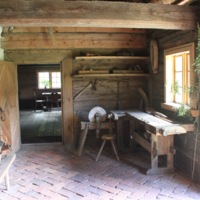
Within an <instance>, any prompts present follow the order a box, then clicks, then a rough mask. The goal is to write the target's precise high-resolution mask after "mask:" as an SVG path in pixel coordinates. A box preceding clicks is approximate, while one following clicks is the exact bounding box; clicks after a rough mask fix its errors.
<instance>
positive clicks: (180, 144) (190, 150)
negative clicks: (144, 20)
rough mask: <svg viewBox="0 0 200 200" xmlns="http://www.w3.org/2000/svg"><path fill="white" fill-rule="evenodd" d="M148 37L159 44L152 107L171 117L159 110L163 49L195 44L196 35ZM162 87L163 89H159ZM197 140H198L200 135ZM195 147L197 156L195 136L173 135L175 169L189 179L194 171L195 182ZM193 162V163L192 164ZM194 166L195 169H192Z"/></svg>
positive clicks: (198, 166) (198, 170)
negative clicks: (155, 39)
mask: <svg viewBox="0 0 200 200" xmlns="http://www.w3.org/2000/svg"><path fill="white" fill-rule="evenodd" d="M149 35H150V37H153V38H157V41H158V44H159V72H158V74H156V75H153V76H152V88H153V90H152V97H153V99H152V105H153V107H154V108H156V109H157V110H158V111H161V112H163V113H165V114H167V115H168V116H170V117H173V115H174V112H170V111H166V110H164V109H161V102H164V84H165V83H164V49H168V48H172V47H175V46H179V45H183V44H187V43H191V42H196V41H197V33H196V32H195V31H153V32H149ZM160 86H163V87H160ZM197 134H198V138H200V136H199V135H200V134H199V133H197ZM196 142H197V143H198V145H197V155H199V153H200V145H199V139H198V141H196V134H194V133H188V134H183V135H175V148H176V154H175V162H174V163H175V167H177V168H178V169H180V170H181V171H182V172H184V174H185V175H187V176H188V177H189V178H191V175H192V171H193V170H194V169H195V172H194V177H195V180H199V178H200V175H199V174H200V158H199V156H198V157H197V158H196V160H195V162H194V153H195V149H194V148H195V143H196ZM193 162H194V163H193ZM194 164H195V167H194Z"/></svg>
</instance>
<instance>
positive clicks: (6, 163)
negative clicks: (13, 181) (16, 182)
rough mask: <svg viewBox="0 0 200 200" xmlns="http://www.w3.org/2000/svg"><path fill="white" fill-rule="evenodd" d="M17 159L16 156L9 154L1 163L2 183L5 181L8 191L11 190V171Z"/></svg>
mask: <svg viewBox="0 0 200 200" xmlns="http://www.w3.org/2000/svg"><path fill="white" fill-rule="evenodd" d="M15 158H16V154H12V153H11V154H8V155H7V156H6V157H5V158H3V159H2V160H1V163H0V182H1V181H2V180H3V178H4V179H5V184H6V189H7V190H9V189H10V181H9V169H10V167H11V166H12V163H13V162H14V160H15Z"/></svg>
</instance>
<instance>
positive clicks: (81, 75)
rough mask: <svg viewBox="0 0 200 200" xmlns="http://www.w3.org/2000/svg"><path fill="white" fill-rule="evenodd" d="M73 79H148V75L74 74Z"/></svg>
mask: <svg viewBox="0 0 200 200" xmlns="http://www.w3.org/2000/svg"><path fill="white" fill-rule="evenodd" d="M73 77H74V78H84V77H149V74H76V75H73Z"/></svg>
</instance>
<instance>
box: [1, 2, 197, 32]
mask: <svg viewBox="0 0 200 200" xmlns="http://www.w3.org/2000/svg"><path fill="white" fill-rule="evenodd" d="M197 19H198V9H197V8H195V7H189V6H186V7H185V6H178V5H162V4H151V3H148V4H144V3H128V2H106V1H101V2H99V1H92V2H91V1H61V0H57V1H55V0H32V1H25V0H17V1H16V0H7V1H0V26H15V27H19V26H21V27H38V26H44V27H51V26H57V27H109V28H146V29H174V30H185V29H194V28H196V24H197Z"/></svg>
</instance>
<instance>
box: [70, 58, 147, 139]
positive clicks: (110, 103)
mask: <svg viewBox="0 0 200 200" xmlns="http://www.w3.org/2000/svg"><path fill="white" fill-rule="evenodd" d="M136 65H139V66H141V69H143V70H144V72H145V73H147V72H148V60H143V61H134V60H120V59H117V58H116V60H115V59H112V60H109V59H99V60H98V59H97V60H96V59H95V60H90V59H89V60H88V59H86V60H84V59H83V60H76V59H75V60H74V61H73V75H74V77H73V97H74V115H75V116H74V119H75V123H74V131H75V135H77V134H78V132H79V131H80V121H88V113H89V111H90V110H91V109H92V108H93V107H95V106H100V107H103V108H104V109H105V110H106V111H107V112H109V111H110V110H124V109H138V108H139V104H140V100H141V97H140V95H139V93H138V91H137V89H138V88H139V87H141V88H143V89H144V90H147V84H148V80H149V79H148V78H145V77H134V76H133V77H126V76H123V74H122V75H121V76H119V77H118V76H117V77H114V76H112V77H107V76H106V74H105V76H104V75H103V76H95V77H84V75H83V77H76V75H77V74H78V71H79V70H83V69H85V70H88V69H89V70H90V69H92V70H93V71H95V70H108V71H109V72H110V71H112V70H113V69H129V68H131V67H133V68H134V66H136ZM90 83H92V84H93V85H92V87H88V88H87V86H88V85H89V84H90ZM84 88H86V89H85V90H84ZM82 90H84V92H83V93H81V95H78V94H79V93H80V92H81V91H82ZM77 95H78V96H77Z"/></svg>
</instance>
